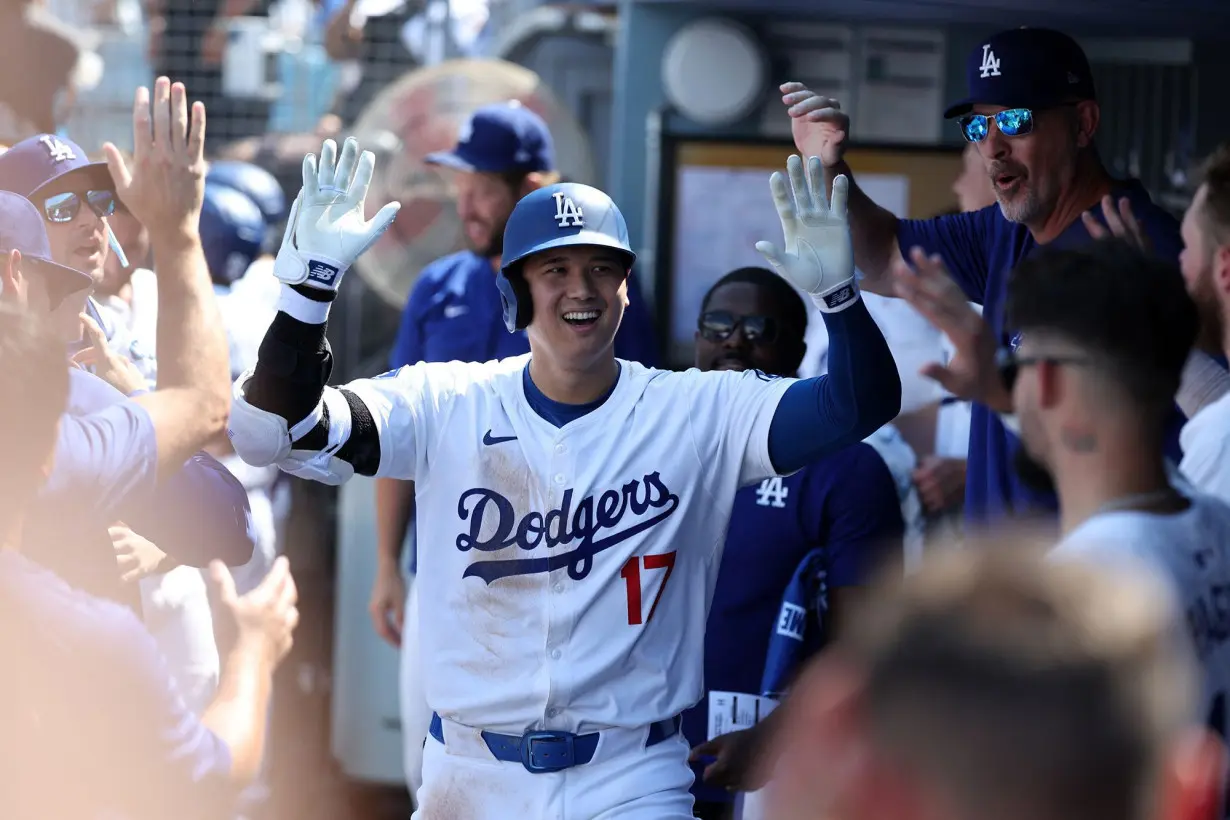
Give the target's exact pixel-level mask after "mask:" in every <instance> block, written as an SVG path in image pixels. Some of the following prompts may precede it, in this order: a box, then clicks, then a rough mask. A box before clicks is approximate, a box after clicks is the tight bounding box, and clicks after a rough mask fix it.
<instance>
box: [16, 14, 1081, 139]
mask: <svg viewBox="0 0 1230 820" xmlns="http://www.w3.org/2000/svg"><path fill="white" fill-rule="evenodd" d="M966 76H967V78H968V82H969V96H968V97H966V98H965V99H963V100H961V101H960V102H958V103H955V104H953V105H952V106H950V107H949V108H948V110H947V111H945V112H944V117H945V118H946V119H952V118H953V117H960V116H963V115H965V114H968V113H969V112H970V111H971V110H972V109H973V107H974V106H975V105H1002V106H1004V107H1006V108H1032V109H1038V110H1041V109H1045V108H1052V107H1054V106H1056V105H1061V104H1063V103H1066V102H1070V101H1072V100H1093V99H1097V96H1096V94H1095V93H1094V88H1093V72H1091V71H1090V69H1089V59H1088V58H1087V57H1086V56H1085V51H1084V49H1082V48H1081V47H1080V45H1078V44H1077V42H1076V41H1075V40H1073V39H1072V38H1071V37H1069V36H1068V35H1066V34H1064V33H1063V32H1060V31H1055V30H1054V29H1048V28H1014V29H1009V30H1008V31H1001V32H999V33H998V34H995V35H992V36H991V37H990V39H988V40H987V41H986V42H984V43H983V44H982V45H980V46H978V48H976V49H974V51H973V53H972V54H970V56H969V61H968V63H967V65H966ZM0 159H2V158H0Z"/></svg>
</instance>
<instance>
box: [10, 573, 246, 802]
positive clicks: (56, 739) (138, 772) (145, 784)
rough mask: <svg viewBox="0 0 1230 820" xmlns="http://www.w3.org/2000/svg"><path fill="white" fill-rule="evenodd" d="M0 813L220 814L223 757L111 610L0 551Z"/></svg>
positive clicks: (141, 636)
mask: <svg viewBox="0 0 1230 820" xmlns="http://www.w3.org/2000/svg"><path fill="white" fill-rule="evenodd" d="M0 657H3V658H4V659H5V662H4V673H3V674H2V675H0V726H3V727H4V730H3V731H0V760H4V761H5V762H4V765H3V766H2V767H0V816H3V817H4V818H5V820H42V818H60V817H65V818H68V817H72V818H82V820H86V818H104V817H105V818H115V819H116V820H120V818H122V820H147V818H148V820H165V818H169V817H179V818H188V817H224V816H227V813H228V811H229V810H231V809H233V806H231V805H229V801H230V800H231V799H232V798H233V790H232V788H231V787H230V785H229V776H230V769H231V755H230V751H229V750H228V749H227V747H226V745H225V744H224V743H223V742H222V741H221V740H220V739H219V738H218V737H217V736H215V735H214V734H213V733H212V732H210V731H209V730H208V729H206V728H205V727H204V726H203V725H202V724H201V722H200V720H199V719H197V718H196V716H194V715H193V714H192V712H191V711H190V710H189V709H188V708H187V707H186V706H185V705H184V702H183V700H182V699H181V698H180V697H179V695H178V694H177V692H176V690H175V687H174V684H173V683H172V681H171V678H170V675H169V674H168V672H167V670H166V666H165V663H164V661H163V658H162V655H161V653H160V652H159V651H158V648H157V646H156V645H155V643H154V640H153V638H152V637H151V636H150V634H149V633H148V632H147V631H146V630H145V628H144V627H143V626H142V625H141V623H140V622H139V621H138V620H137V619H136V616H135V615H133V613H132V612H131V611H129V610H127V609H125V608H124V607H122V606H119V605H117V604H115V603H112V602H109V601H103V600H101V599H98V598H94V597H91V596H89V595H87V594H86V593H84V592H81V591H80V590H77V589H74V588H72V587H70V586H69V585H68V584H66V583H65V582H64V581H63V580H61V579H60V578H58V577H57V576H56V575H54V574H53V573H51V572H50V571H48V570H46V569H44V568H43V567H41V566H39V565H37V564H36V563H34V562H33V561H31V560H29V559H28V558H26V557H25V556H23V555H20V554H18V553H15V552H9V551H3V550H0Z"/></svg>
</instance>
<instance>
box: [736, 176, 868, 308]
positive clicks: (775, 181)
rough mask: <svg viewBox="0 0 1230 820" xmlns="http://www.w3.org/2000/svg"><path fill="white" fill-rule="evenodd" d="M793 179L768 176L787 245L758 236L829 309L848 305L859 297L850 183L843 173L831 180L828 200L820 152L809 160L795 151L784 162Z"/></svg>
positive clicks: (781, 267) (783, 269)
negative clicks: (849, 204) (780, 247)
mask: <svg viewBox="0 0 1230 820" xmlns="http://www.w3.org/2000/svg"><path fill="white" fill-rule="evenodd" d="M786 170H787V172H788V173H789V174H790V184H787V183H786V177H785V176H783V175H782V172H781V171H775V172H774V173H773V176H771V177H770V178H769V188H770V190H772V192H773V202H774V204H775V205H777V215H778V217H779V218H780V219H781V221H782V233H783V235H784V238H785V251H784V252H782V251H779V250H778V249H777V246H775V245H774V244H773V243H772V242H757V243H756V250H758V251H760V254H761V256H763V257H764V258H765V260H766V261H768V263H769V264H770V265H772V266H773V269H774V270H775V271H777V272H778V273H779V274H780V275H781V276H782V277H783V278H785V279H786V280H787V281H789V282H791V283H792V284H793V285H794V286H795V287H797V288H798V289H799V290H802V291H805V292H806V293H808V294H810V295H811V297H812V301H813V302H815V303H816V307H818V308H819V309H820V310H821V311H823V312H825V313H836V312H837V311H839V310H845V309H846V308H848V307H849V306H850V305H852V304H854V303H855V302H857V301H858V300H859V291H858V285H857V284H856V283H855V281H854V248H853V246H852V245H851V242H850V225H849V223H848V221H847V218H846V197H847V195H848V193H849V188H850V183H849V181H848V180H847V179H846V178H845V176H839V177H837V178H836V179H835V180H833V201H832V204H831V206H830V204H829V203H827V202H825V201H824V167H823V166H822V165H821V164H820V159H819V158H818V157H812V158H811V159H809V160H808V161H807V172H806V174H804V171H803V160H802V159H800V158H799V157H798V156H791V157H790V159H789V160H788V161H787V162H786Z"/></svg>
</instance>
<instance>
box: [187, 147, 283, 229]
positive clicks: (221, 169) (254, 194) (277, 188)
mask: <svg viewBox="0 0 1230 820" xmlns="http://www.w3.org/2000/svg"><path fill="white" fill-rule="evenodd" d="M205 181H206V182H212V183H216V184H218V185H225V186H227V187H228V188H234V189H235V190H237V191H239V192H240V193H241V194H244V195H246V196H247V197H248V199H251V200H252V201H253V202H255V203H256V205H257V207H258V208H260V209H261V214H262V215H263V216H264V218H265V222H267V223H268V224H270V225H277V224H279V223H280V222H282V220H284V219H286V217H287V205H286V193H285V192H284V191H283V190H282V184H281V183H280V182H278V180H277V177H275V176H274V175H273V174H271V173H269V172H268V171H266V170H265V169H264V168H262V167H260V166H259V165H253V164H252V163H250V162H240V161H238V160H220V161H218V162H211V163H210V164H209V172H208V173H207V174H206V175H205Z"/></svg>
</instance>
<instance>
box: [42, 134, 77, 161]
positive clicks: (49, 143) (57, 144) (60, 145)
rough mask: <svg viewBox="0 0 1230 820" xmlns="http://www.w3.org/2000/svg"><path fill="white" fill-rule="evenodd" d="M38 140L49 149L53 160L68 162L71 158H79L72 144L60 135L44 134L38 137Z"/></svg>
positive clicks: (48, 151)
mask: <svg viewBox="0 0 1230 820" xmlns="http://www.w3.org/2000/svg"><path fill="white" fill-rule="evenodd" d="M38 141H39V142H41V143H42V144H43V147H44V148H46V149H47V153H48V154H50V155H51V161H52V162H67V161H68V160H70V159H76V158H77V153H76V152H75V151H73V149H72V146H71V145H69V144H68V143H66V142H65V141H64V140H62V139H60V138H59V137H53V136H51V135H50V134H44V135H43V136H41V137H39V138H38Z"/></svg>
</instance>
